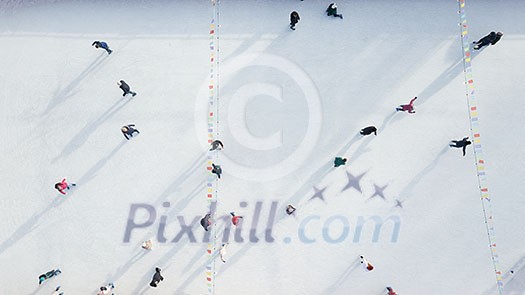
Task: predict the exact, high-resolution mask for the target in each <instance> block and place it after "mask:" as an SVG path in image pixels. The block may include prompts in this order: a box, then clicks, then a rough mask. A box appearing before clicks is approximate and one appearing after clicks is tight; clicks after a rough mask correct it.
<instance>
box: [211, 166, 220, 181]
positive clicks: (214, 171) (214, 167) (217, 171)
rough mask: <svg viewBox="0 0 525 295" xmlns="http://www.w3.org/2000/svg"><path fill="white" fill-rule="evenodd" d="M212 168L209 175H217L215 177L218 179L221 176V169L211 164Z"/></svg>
mask: <svg viewBox="0 0 525 295" xmlns="http://www.w3.org/2000/svg"><path fill="white" fill-rule="evenodd" d="M211 166H212V168H213V169H211V173H214V174H217V177H218V178H219V179H220V178H221V174H222V168H221V166H219V165H215V164H213V163H212V164H211Z"/></svg>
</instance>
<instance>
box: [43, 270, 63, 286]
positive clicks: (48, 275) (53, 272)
mask: <svg viewBox="0 0 525 295" xmlns="http://www.w3.org/2000/svg"><path fill="white" fill-rule="evenodd" d="M61 273H62V271H61V270H60V269H58V268H57V269H52V270H50V271H48V272H46V273H44V274H41V275H40V276H39V277H38V284H39V285H40V284H42V283H43V282H44V281H45V280H47V279H49V278H52V277H54V276H58V275H59V274H61Z"/></svg>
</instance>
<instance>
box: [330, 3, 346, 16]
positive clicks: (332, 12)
mask: <svg viewBox="0 0 525 295" xmlns="http://www.w3.org/2000/svg"><path fill="white" fill-rule="evenodd" d="M326 15H328V16H331V15H333V16H334V17H339V18H341V19H343V15H342V14H337V4H335V3H332V4H330V5H328V8H327V9H326Z"/></svg>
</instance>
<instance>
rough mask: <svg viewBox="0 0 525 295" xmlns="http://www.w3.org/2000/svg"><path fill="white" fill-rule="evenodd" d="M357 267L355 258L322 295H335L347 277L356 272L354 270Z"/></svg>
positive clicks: (357, 260)
mask: <svg viewBox="0 0 525 295" xmlns="http://www.w3.org/2000/svg"><path fill="white" fill-rule="evenodd" d="M358 267H359V259H358V258H356V259H355V260H354V261H353V262H352V263H351V264H350V265H349V266H348V268H347V269H346V270H344V271H343V273H342V274H341V276H339V278H337V280H335V282H334V283H333V284H332V285H330V287H328V288H327V289H326V290H325V291H324V292H323V294H337V293H336V292H337V290H338V289H339V288H340V287H341V285H342V284H343V283H344V282H345V281H346V280H347V279H348V277H349V276H350V275H351V274H352V272H354V271H355V270H356V268H358Z"/></svg>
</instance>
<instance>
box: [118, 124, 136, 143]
mask: <svg viewBox="0 0 525 295" xmlns="http://www.w3.org/2000/svg"><path fill="white" fill-rule="evenodd" d="M133 127H135V124H129V125H126V126H122V128H120V131H122V134H124V137H125V138H126V139H127V140H129V137H133V134H134V133H135V132H137V133H138V134H140V132H139V131H138V130H137V129H135V128H133ZM128 135H129V137H128Z"/></svg>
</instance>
